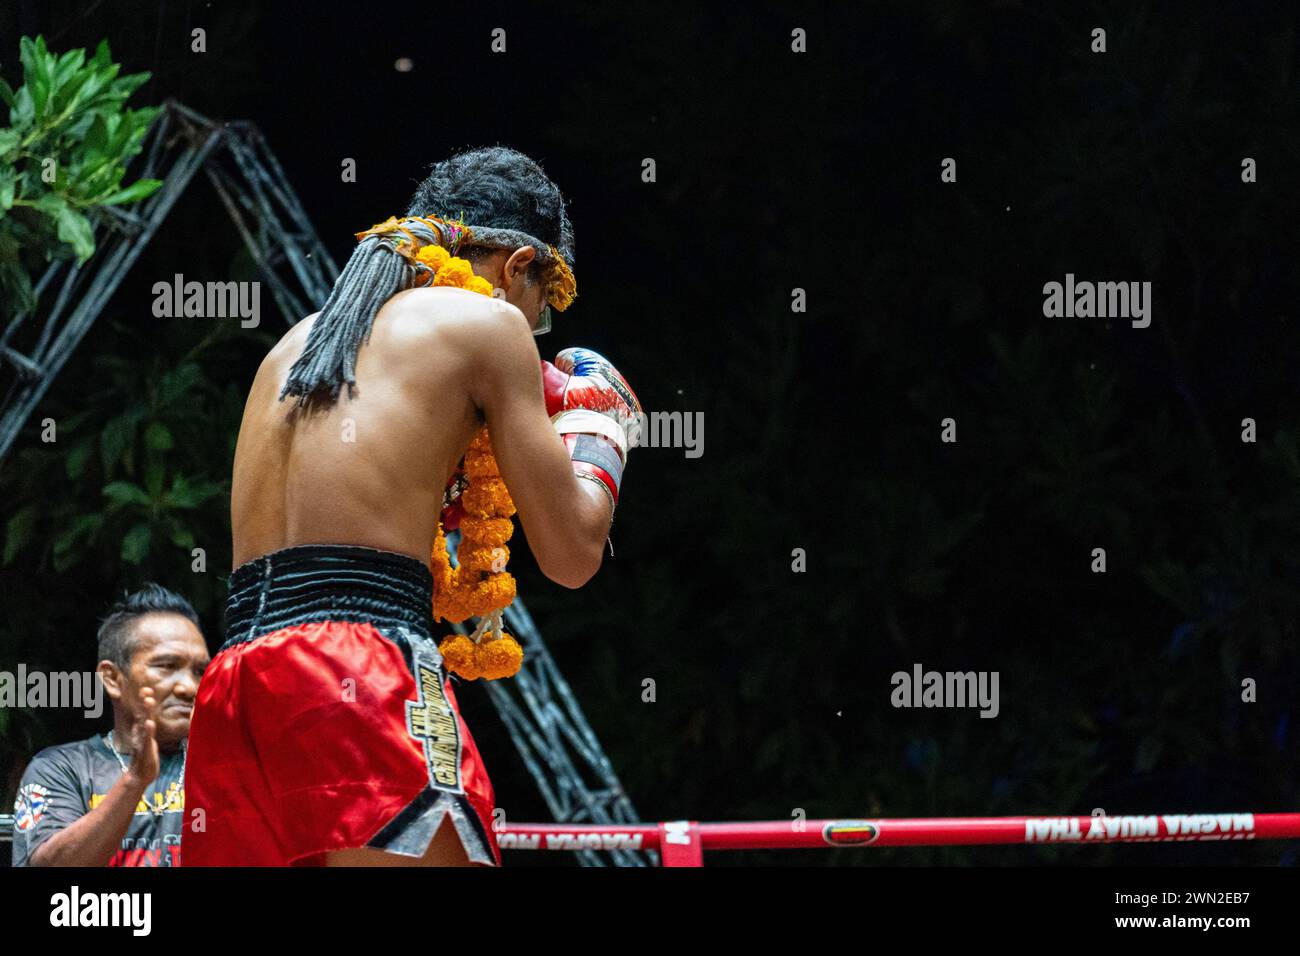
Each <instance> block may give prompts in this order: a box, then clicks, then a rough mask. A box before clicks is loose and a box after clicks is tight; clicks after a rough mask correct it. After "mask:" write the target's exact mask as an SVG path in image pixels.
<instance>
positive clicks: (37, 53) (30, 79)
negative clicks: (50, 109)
mask: <svg viewBox="0 0 1300 956" xmlns="http://www.w3.org/2000/svg"><path fill="white" fill-rule="evenodd" d="M18 49H19V53H18V57H19V59H20V60H22V63H23V79H24V83H23V85H24V87H26V88H27V89H29V90H30V91H31V99H32V104H33V107H34V109H35V116H36V118H37V119H40V118H42V117H44V115H45V107H46V105H47V103H48V102H49V97H50V79H51V77H52V75H53V72H54V57H52V56H50V55H49V53H48V52H47V51H46V49H45V38H44V37H43V36H38V37H37V38H36V39H35V41H33V40H32V39H31V38H30V37H23V38H22V40H21V41H19V44H18Z"/></svg>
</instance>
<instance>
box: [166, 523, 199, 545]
mask: <svg viewBox="0 0 1300 956" xmlns="http://www.w3.org/2000/svg"><path fill="white" fill-rule="evenodd" d="M167 537H168V538H169V539H170V540H171V543H172V544H174V545H176V547H178V548H184V549H185V550H186V551H188V550H190V549H191V548H193V547H194V532H193V531H192V530H190V529H189V528H187V527H185V525H183V524H181V522H180V521H178V520H177V519H176V518H174V517H173V518H168V519H167Z"/></svg>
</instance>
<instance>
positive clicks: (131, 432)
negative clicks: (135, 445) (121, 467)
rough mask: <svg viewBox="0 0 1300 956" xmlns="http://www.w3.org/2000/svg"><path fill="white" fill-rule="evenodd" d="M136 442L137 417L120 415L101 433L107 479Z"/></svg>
mask: <svg viewBox="0 0 1300 956" xmlns="http://www.w3.org/2000/svg"><path fill="white" fill-rule="evenodd" d="M134 440H135V416H133V415H118V416H117V417H116V418H112V419H109V422H108V424H107V425H105V426H104V430H103V431H102V432H100V433H99V451H100V461H101V462H102V464H103V466H104V475H105V477H107V476H109V475H111V474H112V473H113V466H114V465H116V464H117V463H118V462H119V461H121V460H122V459H123V457H125V455H126V451H127V449H128V448H129V447H130V446H131V443H132V442H133V441H134Z"/></svg>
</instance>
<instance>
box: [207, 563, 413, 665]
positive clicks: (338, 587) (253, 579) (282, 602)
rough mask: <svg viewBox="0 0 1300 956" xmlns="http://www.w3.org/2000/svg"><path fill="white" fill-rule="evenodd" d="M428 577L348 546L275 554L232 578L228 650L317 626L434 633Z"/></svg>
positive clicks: (244, 566)
mask: <svg viewBox="0 0 1300 956" xmlns="http://www.w3.org/2000/svg"><path fill="white" fill-rule="evenodd" d="M432 600H433V575H432V574H430V573H429V569H428V567H427V566H425V564H424V563H423V562H421V561H417V560H416V559H415V558H412V557H410V556H409V555H405V554H397V553H395V552H392V551H379V550H377V549H375V548H363V547H359V546H356V545H346V544H307V545H300V546H298V547H294V548H286V549H284V550H283V551H273V552H271V553H270V554H264V555H262V556H261V557H260V558H254V559H253V560H252V561H249V562H248V563H247V564H241V565H240V566H239V567H238V568H236V569H235V571H234V573H233V574H231V576H230V597H229V598H227V600H226V646H229V645H231V644H238V643H242V642H244V641H251V640H252V639H253V638H255V637H259V636H261V635H263V634H269V633H271V632H272V631H278V630H281V629H283V628H286V627H293V626H294V625H297V624H307V623H311V622H315V621H356V622H368V623H372V624H375V625H376V626H378V627H382V626H384V625H405V626H407V627H411V628H414V629H415V630H416V631H418V632H420V633H423V634H428V633H430V631H431V629H432V607H431V605H432Z"/></svg>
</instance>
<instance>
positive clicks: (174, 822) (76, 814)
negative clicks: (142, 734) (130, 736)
mask: <svg viewBox="0 0 1300 956" xmlns="http://www.w3.org/2000/svg"><path fill="white" fill-rule="evenodd" d="M184 765H185V757H184V753H183V751H182V750H177V751H176V752H175V753H173V754H164V755H163V759H162V766H161V768H160V770H159V774H158V779H157V780H155V781H154V782H153V783H152V784H151V785H150V786H149V787H148V788H147V789H146V790H145V792H144V795H143V797H142V798H141V799H140V802H139V803H138V804H137V805H136V809H135V814H134V816H133V817H132V818H131V823H130V825H129V826H128V827H127V831H126V835H125V836H123V838H122V845H121V847H120V848H119V849H118V850H117V852H115V853H114V854H113V856H112V858H111V859H110V860H109V861H108V865H109V866H180V863H181V830H182V828H183V826H184V818H185V790H184V781H183V780H182V770H183V768H184ZM121 776H122V765H121V764H120V763H119V762H118V758H117V757H116V756H115V755H114V754H113V751H112V750H111V749H109V746H108V743H107V741H106V740H105V739H104V738H103V737H101V736H98V735H96V736H94V737H91V738H90V739H89V740H79V741H76V742H75V743H70V744H60V745H59V746H57V747H47V748H46V749H45V750H42V751H41V752H40V753H38V754H37V755H36V756H35V757H33V758H32V762H31V763H30V764H28V766H27V770H26V771H25V772H24V773H23V778H22V782H21V783H20V784H19V788H18V799H17V800H16V801H15V802H14V843H13V858H12V859H13V865H14V866H27V865H28V864H29V862H30V860H31V856H32V854H33V853H35V852H36V849H37V847H39V846H40V845H41V844H42V843H44V842H45V841H46V840H48V839H49V838H50V837H52V836H53V835H54V834H56V833H58V832H59V831H60V830H63V829H66V828H67V827H69V826H71V825H72V824H73V823H76V822H77V820H79V819H81V817H82V816H84V815H85V814H87V813H89V812H90V811H91V810H93V809H94V808H95V807H97V806H99V804H100V803H102V802H103V800H104V798H105V796H106V795H107V794H108V792H109V790H111V789H112V787H113V785H114V784H115V783H117V781H118V779H119V778H120V777H121Z"/></svg>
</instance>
